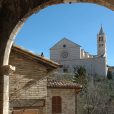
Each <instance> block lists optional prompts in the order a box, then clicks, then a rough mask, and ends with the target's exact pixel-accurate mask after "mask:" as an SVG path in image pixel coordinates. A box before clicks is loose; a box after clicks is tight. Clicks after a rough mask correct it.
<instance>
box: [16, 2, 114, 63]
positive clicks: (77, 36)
mask: <svg viewBox="0 0 114 114" xmlns="http://www.w3.org/2000/svg"><path fill="white" fill-rule="evenodd" d="M101 24H102V26H103V29H104V31H105V33H106V36H107V56H108V64H109V65H114V49H113V48H114V47H113V45H114V12H113V11H111V10H110V9H107V8H106V7H103V6H99V5H96V4H88V3H74V4H60V5H54V6H49V7H47V8H45V9H43V10H41V11H39V12H37V13H36V14H33V15H32V16H31V17H29V18H28V20H27V21H26V22H25V24H24V26H23V27H22V29H21V30H20V32H19V33H18V35H17V36H16V40H15V44H17V45H19V46H22V47H24V48H25V49H27V50H30V51H33V52H34V53H36V54H40V53H41V52H43V53H44V56H45V57H47V58H49V56H50V55H49V49H50V48H51V47H52V46H53V45H54V44H55V43H57V42H58V41H59V40H61V39H62V38H64V37H66V38H68V39H69V40H71V41H73V42H75V43H77V44H79V45H81V46H82V48H83V49H85V50H86V51H87V52H89V53H91V54H94V55H95V54H96V53H97V33H98V32H99V30H100V27H101Z"/></svg>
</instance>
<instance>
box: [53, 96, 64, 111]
mask: <svg viewBox="0 0 114 114" xmlns="http://www.w3.org/2000/svg"><path fill="white" fill-rule="evenodd" d="M61 109H62V108H61V97H60V96H53V97H52V113H61V112H62V111H61Z"/></svg>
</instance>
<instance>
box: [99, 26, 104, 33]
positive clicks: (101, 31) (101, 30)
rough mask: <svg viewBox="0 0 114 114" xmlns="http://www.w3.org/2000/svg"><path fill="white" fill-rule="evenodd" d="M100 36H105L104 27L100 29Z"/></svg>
mask: <svg viewBox="0 0 114 114" xmlns="http://www.w3.org/2000/svg"><path fill="white" fill-rule="evenodd" d="M99 35H104V31H103V27H102V26H101V28H100V31H99Z"/></svg>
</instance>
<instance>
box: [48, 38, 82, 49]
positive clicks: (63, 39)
mask: <svg viewBox="0 0 114 114" xmlns="http://www.w3.org/2000/svg"><path fill="white" fill-rule="evenodd" d="M62 41H67V42H70V43H71V44H73V45H74V46H76V47H81V46H80V45H78V44H76V43H74V42H73V41H71V40H69V39H68V38H66V37H64V38H62V39H61V40H60V41H58V42H57V43H56V44H55V45H54V46H52V47H51V48H50V49H53V48H55V47H56V46H57V45H58V44H59V43H61V42H62Z"/></svg>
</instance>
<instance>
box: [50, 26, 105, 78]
mask: <svg viewBox="0 0 114 114" xmlns="http://www.w3.org/2000/svg"><path fill="white" fill-rule="evenodd" d="M50 59H51V60H53V61H55V62H58V63H59V64H62V65H63V67H62V68H59V69H58V70H59V72H61V73H62V72H67V73H73V70H74V67H75V66H83V67H85V69H86V72H87V74H88V75H92V76H95V75H99V76H106V75H107V52H106V34H105V32H104V30H103V28H102V26H101V28H100V31H99V33H98V34H97V54H96V55H92V54H90V53H88V52H86V51H85V50H84V49H82V48H81V46H80V45H78V44H76V43H74V42H72V41H70V40H69V39H67V38H63V39H61V40H60V41H59V42H57V43H56V44H55V45H54V46H53V47H51V48H50Z"/></svg>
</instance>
